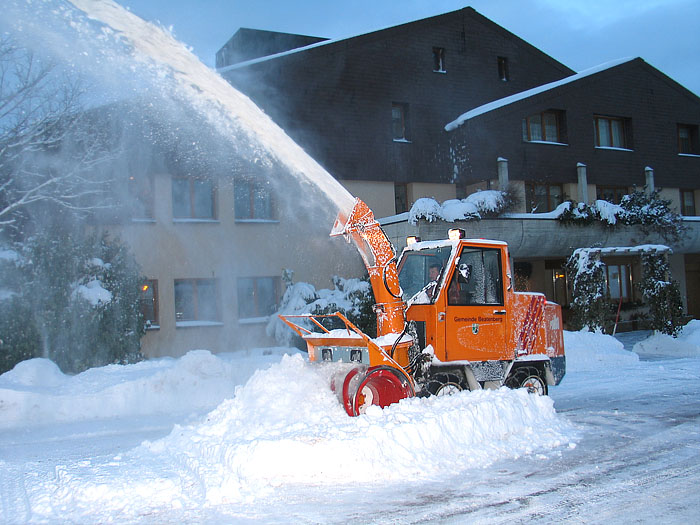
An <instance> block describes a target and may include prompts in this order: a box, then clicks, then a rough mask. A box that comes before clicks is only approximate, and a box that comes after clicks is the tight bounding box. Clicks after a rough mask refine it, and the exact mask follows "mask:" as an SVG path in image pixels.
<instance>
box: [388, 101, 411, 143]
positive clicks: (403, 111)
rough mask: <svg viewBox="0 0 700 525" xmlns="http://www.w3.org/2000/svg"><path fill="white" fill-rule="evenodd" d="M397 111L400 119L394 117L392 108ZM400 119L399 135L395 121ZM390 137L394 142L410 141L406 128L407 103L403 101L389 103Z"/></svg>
mask: <svg viewBox="0 0 700 525" xmlns="http://www.w3.org/2000/svg"><path fill="white" fill-rule="evenodd" d="M395 109H397V110H398V111H399V116H400V119H396V118H395V117H394V110H395ZM398 120H400V122H401V131H402V133H401V135H402V136H400V137H399V136H398V135H397V133H396V122H397V121H398ZM391 138H392V140H393V141H394V142H411V141H410V138H409V129H408V104H407V103H405V102H392V103H391Z"/></svg>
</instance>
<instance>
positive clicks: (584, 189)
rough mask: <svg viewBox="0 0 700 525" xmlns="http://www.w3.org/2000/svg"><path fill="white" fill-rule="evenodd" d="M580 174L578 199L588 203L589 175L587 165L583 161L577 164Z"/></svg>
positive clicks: (577, 171) (577, 170)
mask: <svg viewBox="0 0 700 525" xmlns="http://www.w3.org/2000/svg"><path fill="white" fill-rule="evenodd" d="M576 173H577V174H578V201H579V202H582V203H583V204H586V205H587V204H588V175H586V165H585V164H584V163H583V162H579V163H578V164H576Z"/></svg>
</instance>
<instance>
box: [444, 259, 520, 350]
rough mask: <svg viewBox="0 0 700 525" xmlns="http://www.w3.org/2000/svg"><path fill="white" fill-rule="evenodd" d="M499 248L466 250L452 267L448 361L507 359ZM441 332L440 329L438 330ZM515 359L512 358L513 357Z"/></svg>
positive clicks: (447, 313) (446, 326)
mask: <svg viewBox="0 0 700 525" xmlns="http://www.w3.org/2000/svg"><path fill="white" fill-rule="evenodd" d="M501 253H502V252H501V250H500V249H499V248H487V247H475V246H464V247H463V248H462V250H461V253H460V254H459V255H458V258H457V259H456V260H455V264H454V265H453V268H452V269H451V270H452V276H451V277H450V278H449V283H450V284H449V286H448V287H447V289H446V290H443V293H445V294H447V298H446V299H447V300H446V301H445V302H443V303H442V304H444V305H446V306H445V312H444V316H442V315H441V314H438V320H439V319H440V317H444V321H439V322H438V325H440V324H441V325H442V326H443V329H444V330H445V344H446V354H447V359H448V361H458V360H468V361H491V360H501V359H508V358H509V357H508V354H507V349H506V334H507V326H508V313H507V312H506V308H505V304H504V295H505V293H504V288H503V286H504V283H503V272H502V268H503V262H502V260H501V259H502V256H501ZM438 329H439V328H438ZM511 357H512V356H511Z"/></svg>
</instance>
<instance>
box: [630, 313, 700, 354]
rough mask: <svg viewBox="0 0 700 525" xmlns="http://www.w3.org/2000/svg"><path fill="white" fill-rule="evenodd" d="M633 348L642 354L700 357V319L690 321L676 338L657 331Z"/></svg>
mask: <svg viewBox="0 0 700 525" xmlns="http://www.w3.org/2000/svg"><path fill="white" fill-rule="evenodd" d="M633 350H634V351H635V352H636V353H638V354H641V355H654V356H666V357H700V321H698V320H697V319H693V320H692V321H690V322H689V323H688V324H687V325H685V326H684V327H683V330H681V332H680V333H679V334H678V337H676V338H673V337H671V336H670V335H666V334H662V333H659V332H656V333H654V335H652V336H651V337H649V338H648V339H645V340H644V341H640V342H638V343H636V344H635V345H634V347H633Z"/></svg>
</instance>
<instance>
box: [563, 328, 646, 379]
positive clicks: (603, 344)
mask: <svg viewBox="0 0 700 525" xmlns="http://www.w3.org/2000/svg"><path fill="white" fill-rule="evenodd" d="M564 351H565V352H566V371H567V372H594V371H596V370H601V369H602V370H607V369H612V368H615V367H617V368H621V367H629V366H636V365H637V363H639V356H638V355H637V354H636V353H634V352H629V351H627V350H625V349H624V345H623V344H622V343H621V342H620V341H618V340H617V339H615V338H614V337H613V336H611V335H605V334H602V333H598V332H588V331H586V330H581V331H580V332H567V331H564Z"/></svg>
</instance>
